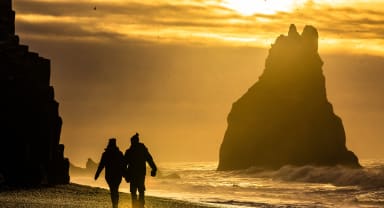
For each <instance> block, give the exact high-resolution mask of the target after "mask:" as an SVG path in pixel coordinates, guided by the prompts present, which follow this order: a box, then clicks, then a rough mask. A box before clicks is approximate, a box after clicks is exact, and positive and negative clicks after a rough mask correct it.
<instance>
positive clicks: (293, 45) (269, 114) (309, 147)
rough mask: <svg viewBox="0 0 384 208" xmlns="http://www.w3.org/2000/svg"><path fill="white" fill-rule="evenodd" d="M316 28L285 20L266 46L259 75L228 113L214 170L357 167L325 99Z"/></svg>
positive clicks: (329, 104)
mask: <svg viewBox="0 0 384 208" xmlns="http://www.w3.org/2000/svg"><path fill="white" fill-rule="evenodd" d="M322 66H323V61H322V60H321V58H320V56H319V53H318V32H317V30H316V29H315V28H314V27H312V26H306V27H305V28H304V30H303V32H302V33H301V34H299V33H298V32H297V30H296V27H295V25H291V26H290V28H289V32H288V35H281V36H279V37H278V38H277V39H276V41H275V43H274V44H272V47H271V48H270V50H269V55H268V57H267V59H266V61H265V69H264V72H263V74H262V75H261V76H260V77H259V80H258V81H257V82H256V83H255V84H254V85H253V86H252V87H251V88H249V90H248V91H247V92H246V93H245V94H244V95H243V96H242V97H241V98H240V99H238V100H237V101H236V102H235V103H234V104H233V106H232V109H231V112H230V113H229V115H228V118H227V122H228V127H227V130H226V132H225V135H224V139H223V142H222V144H221V148H220V160H219V166H218V170H235V169H245V168H248V167H260V168H271V169H276V168H280V167H282V166H284V165H297V166H302V165H317V166H333V165H346V166H351V167H360V164H359V162H358V158H357V157H356V155H355V154H354V153H353V152H351V151H349V150H348V149H347V148H346V144H345V142H346V137H345V132H344V127H343V124H342V121H341V119H340V118H339V117H338V116H337V115H335V113H334V111H333V107H332V105H331V103H330V102H329V101H328V99H327V95H326V88H325V77H324V75H323V71H322Z"/></svg>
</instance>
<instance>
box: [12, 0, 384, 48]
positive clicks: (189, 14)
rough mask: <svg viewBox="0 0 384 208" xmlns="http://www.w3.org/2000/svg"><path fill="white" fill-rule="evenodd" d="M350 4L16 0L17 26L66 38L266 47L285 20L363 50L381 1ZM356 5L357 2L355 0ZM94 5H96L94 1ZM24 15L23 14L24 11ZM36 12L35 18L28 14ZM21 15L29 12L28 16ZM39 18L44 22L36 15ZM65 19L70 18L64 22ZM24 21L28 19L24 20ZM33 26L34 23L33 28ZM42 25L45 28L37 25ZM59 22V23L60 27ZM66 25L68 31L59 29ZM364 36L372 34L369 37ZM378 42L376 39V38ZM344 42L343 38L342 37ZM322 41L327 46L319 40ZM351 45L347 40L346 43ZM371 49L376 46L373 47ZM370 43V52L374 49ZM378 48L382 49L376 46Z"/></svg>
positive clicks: (378, 30) (377, 29)
mask: <svg viewBox="0 0 384 208" xmlns="http://www.w3.org/2000/svg"><path fill="white" fill-rule="evenodd" d="M378 4H380V3H376V5H372V6H371V7H368V6H365V7H361V6H360V7H359V8H355V7H353V5H354V4H353V2H351V3H350V4H336V5H329V4H327V3H319V2H312V3H307V4H303V5H297V6H296V8H295V9H294V10H292V11H288V12H287V11H285V12H277V13H276V14H269V15H267V14H260V13H259V14H254V15H253V16H242V15H241V14H239V13H237V12H236V11H233V10H231V9H229V8H226V7H225V6H224V5H223V4H222V3H221V1H218V0H217V1H215V0H214V1H197V0H196V1H177V2H171V1H123V0H121V1H93V2H92V1H73V0H63V1H41V0H19V1H17V2H15V8H16V11H17V13H18V15H20V18H19V19H18V22H20V23H19V26H18V27H17V28H18V30H20V31H23V32H25V33H28V32H30V31H31V32H32V33H33V32H39V31H41V32H45V33H40V35H41V36H43V35H45V36H46V38H51V35H52V34H55V35H60V36H63V37H65V36H67V37H68V38H76V37H77V38H84V37H92V38H93V39H92V40H94V39H96V40H104V41H105V40H110V39H111V40H115V39H116V38H118V39H142V40H146V41H155V42H164V41H165V42H178V43H183V42H185V43H189V42H190V41H192V42H200V43H205V44H207V43H208V44H209V43H216V44H223V43H224V44H226V45H236V44H243V43H244V42H245V43H246V44H248V45H249V44H250V45H254V46H262V47H269V44H271V43H272V41H273V39H274V37H275V36H276V35H278V34H279V33H281V31H282V29H285V28H287V27H288V25H289V24H291V23H295V24H297V26H299V27H300V26H301V27H303V26H304V25H307V24H311V25H314V26H315V27H317V28H318V30H319V31H320V33H321V38H323V39H330V40H336V41H339V40H340V39H344V40H345V39H354V40H355V39H361V40H364V44H366V45H367V47H364V48H365V49H367V50H369V47H370V46H372V47H373V46H374V45H376V44H377V42H378V39H381V38H382V37H383V36H384V29H382V27H381V25H382V24H383V20H382V16H383V15H384V10H380V9H378V8H384V3H381V4H382V5H378ZM356 5H359V4H356ZM95 6H96V10H94V7H95ZM28 15H29V16H28ZM33 16H35V17H36V16H39V17H40V19H39V20H40V21H37V20H36V19H33V18H32V17H33ZM24 17H29V18H30V20H28V19H27V18H24ZM44 19H45V21H46V22H45V25H44V26H42V25H43V23H42V21H43V20H44ZM68 20H71V22H70V23H69V22H68ZM25 22H28V24H27V23H25ZM33 27H36V28H33ZM43 27H45V28H46V29H45V31H44V30H43V29H42V28H43ZM60 28H63V29H60ZM64 29H66V30H68V32H64V31H63V30H64ZM368 39H377V40H376V41H372V42H370V41H369V40H368ZM380 43H382V42H380ZM343 45H344V46H345V42H343ZM325 47H327V46H326V45H325ZM349 47H350V48H351V49H354V48H353V47H354V46H353V43H351V45H350V46H349ZM374 48H376V49H377V47H374ZM376 49H375V51H374V52H377V50H376ZM382 53H384V49H383V50H382Z"/></svg>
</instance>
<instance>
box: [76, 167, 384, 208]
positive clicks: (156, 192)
mask: <svg viewBox="0 0 384 208" xmlns="http://www.w3.org/2000/svg"><path fill="white" fill-rule="evenodd" d="M362 164H363V166H364V168H363V169H350V168H345V167H312V166H303V167H293V166H285V167H282V168H281V169H279V170H276V171H268V170H262V169H257V168H249V169H247V170H243V171H216V167H217V163H216V162H196V163H163V164H159V175H158V177H156V178H151V177H147V181H146V186H147V195H152V196H160V197H167V198H173V199H181V200H186V201H191V202H197V203H204V204H210V205H213V206H217V207H292V206H293V207H381V206H384V177H383V176H384V160H363V161H362ZM92 174H93V173H92ZM92 174H90V175H89V176H82V177H78V176H72V182H75V183H81V184H87V185H91V186H99V187H107V186H106V184H105V182H104V181H103V180H98V181H97V183H95V182H94V181H93V179H92ZM128 187H129V186H128V184H126V183H125V182H122V185H121V187H120V191H123V192H128V191H129V188H128Z"/></svg>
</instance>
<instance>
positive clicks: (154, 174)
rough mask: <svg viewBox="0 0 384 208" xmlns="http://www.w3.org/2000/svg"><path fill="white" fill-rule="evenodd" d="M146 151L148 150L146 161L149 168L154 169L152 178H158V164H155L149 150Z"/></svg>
mask: <svg viewBox="0 0 384 208" xmlns="http://www.w3.org/2000/svg"><path fill="white" fill-rule="evenodd" d="M145 150H146V160H147V162H148V164H149V166H150V167H151V169H152V171H151V176H156V171H157V167H156V164H155V162H154V161H153V158H152V155H151V154H150V153H149V151H148V149H147V148H145Z"/></svg>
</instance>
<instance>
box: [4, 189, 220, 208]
mask: <svg viewBox="0 0 384 208" xmlns="http://www.w3.org/2000/svg"><path fill="white" fill-rule="evenodd" d="M111 206H112V205H111V200H110V196H109V191H108V190H106V189H102V188H95V187H90V186H84V185H78V184H69V185H58V186H54V187H41V188H34V189H22V190H20V189H9V190H4V189H3V190H0V207H24V208H29V207H52V208H54V207H68V208H69V207H82V208H83V207H89V208H96V207H111ZM119 207H127V208H128V207H131V200H130V195H129V194H127V193H120V202H119ZM146 207H147V208H172V207H178V208H183V207H186V208H187V207H188V208H209V207H213V206H209V205H204V204H197V203H191V202H186V201H180V200H173V199H166V198H159V197H150V196H149V197H147V198H146Z"/></svg>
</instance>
